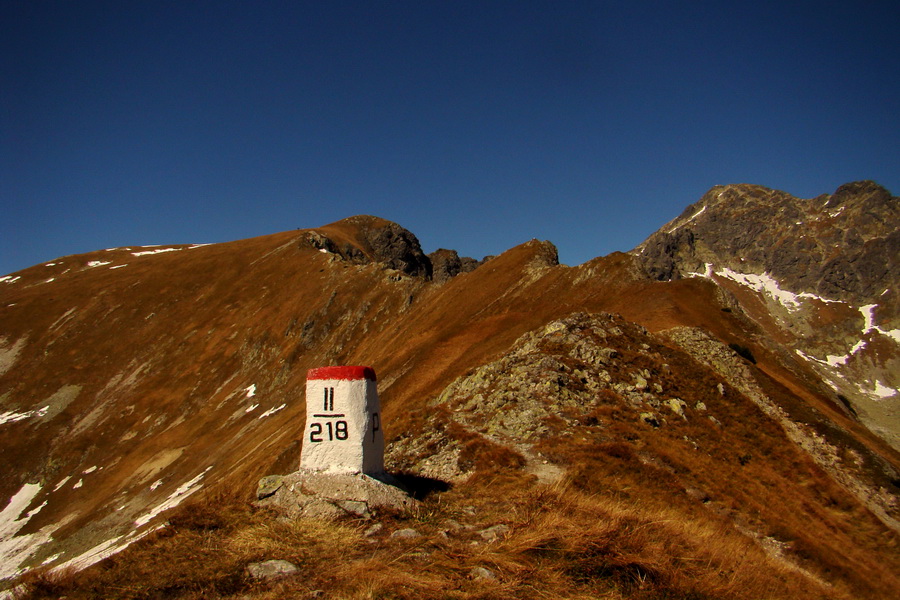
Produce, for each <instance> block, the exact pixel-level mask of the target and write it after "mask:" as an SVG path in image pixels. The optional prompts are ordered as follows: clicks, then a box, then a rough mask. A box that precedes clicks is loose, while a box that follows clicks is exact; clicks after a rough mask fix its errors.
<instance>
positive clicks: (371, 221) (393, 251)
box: [303, 215, 432, 279]
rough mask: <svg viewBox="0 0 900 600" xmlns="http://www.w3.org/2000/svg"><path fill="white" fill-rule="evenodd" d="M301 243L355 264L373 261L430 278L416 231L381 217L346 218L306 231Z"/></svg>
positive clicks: (426, 261) (428, 260)
mask: <svg viewBox="0 0 900 600" xmlns="http://www.w3.org/2000/svg"><path fill="white" fill-rule="evenodd" d="M303 243H304V244H306V245H309V246H312V247H313V248H316V249H318V250H321V251H325V252H330V253H332V254H335V255H338V256H340V257H341V258H343V259H345V260H349V261H351V262H354V263H357V264H364V263H369V262H375V263H380V264H382V265H384V266H385V267H386V268H389V269H396V270H398V271H402V272H403V273H406V274H407V275H412V276H415V277H424V278H426V279H430V278H431V274H432V267H431V260H430V259H429V258H428V256H427V255H426V254H425V253H424V252H423V251H422V246H421V244H420V243H419V239H418V238H417V237H416V236H415V234H413V233H412V232H411V231H409V230H408V229H405V228H403V227H401V226H400V225H398V224H397V223H394V222H393V221H388V220H386V219H382V218H380V217H373V216H371V215H357V216H353V217H348V218H346V219H343V220H341V221H337V222H336V223H332V224H330V225H326V226H325V227H322V228H321V229H319V230H311V231H309V232H308V233H307V234H306V235H305V236H304V238H303Z"/></svg>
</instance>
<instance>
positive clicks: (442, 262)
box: [428, 248, 484, 283]
mask: <svg viewBox="0 0 900 600" xmlns="http://www.w3.org/2000/svg"><path fill="white" fill-rule="evenodd" d="M428 258H429V259H430V260H431V267H432V278H433V279H434V282H435V283H443V282H445V281H447V280H449V279H452V278H454V277H456V276H457V275H459V274H460V273H468V272H470V271H474V270H475V269H477V268H478V267H479V266H480V265H481V264H483V263H484V259H483V260H475V259H474V258H471V257H469V256H462V257H461V256H460V255H459V253H457V252H456V250H447V249H445V248H438V249H437V250H435V251H434V252H432V253H430V254H429V255H428Z"/></svg>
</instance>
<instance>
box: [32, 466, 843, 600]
mask: <svg viewBox="0 0 900 600" xmlns="http://www.w3.org/2000/svg"><path fill="white" fill-rule="evenodd" d="M381 523H382V525H383V526H384V529H383V531H382V532H381V533H379V534H378V535H376V536H372V537H368V538H367V537H365V536H364V535H362V531H363V530H364V529H365V528H366V527H368V526H370V525H371V524H372V522H371V521H360V522H355V521H344V522H326V521H317V520H308V519H300V520H285V519H280V518H278V517H277V516H276V515H274V514H271V513H268V512H266V511H261V510H258V509H254V508H252V507H251V506H250V505H248V504H246V503H244V502H241V501H240V500H238V499H235V498H222V497H219V498H215V499H207V500H206V501H202V502H195V503H193V504H191V505H189V506H185V507H184V508H183V509H181V510H180V511H179V512H178V513H177V514H176V515H175V516H173V517H172V519H170V524H169V526H168V527H166V528H165V529H163V530H161V531H160V532H159V533H158V534H156V535H155V536H153V537H152V538H148V539H145V540H143V541H141V542H139V543H137V544H135V545H133V546H132V547H131V548H129V549H128V550H126V551H124V552H122V553H121V554H119V555H117V556H115V557H112V558H110V559H107V560H106V561H104V562H103V563H100V564H98V565H96V566H94V567H92V568H89V569H87V570H85V571H83V572H81V573H75V574H67V575H58V574H57V575H53V574H47V573H45V574H36V575H31V576H29V577H28V578H26V580H25V581H24V582H23V583H24V587H25V590H26V591H25V592H24V593H23V594H22V595H21V598H22V600H37V599H40V598H59V597H61V596H65V597H66V598H68V599H69V600H76V599H89V598H91V599H92V598H130V599H152V598H189V599H194V598H238V597H240V598H247V599H250V598H253V599H270V598H272V599H274V598H306V597H319V598H346V599H360V600H362V599H375V598H394V599H419V598H448V599H458V600H473V599H475V598H482V599H491V600H512V599H519V598H522V599H529V598H534V599H542V598H573V599H581V598H609V599H624V598H629V599H631V598H642V599H657V598H658V599H663V598H666V599H682V600H689V599H692V600H700V599H705V598H736V599H742V598H746V599H748V600H749V599H758V598H770V599H773V600H774V599H778V598H791V597H804V598H823V599H824V598H835V599H842V598H849V597H850V596H849V595H847V594H845V593H843V592H842V591H841V590H839V589H837V588H835V587H831V588H826V587H824V586H822V585H820V584H819V583H818V582H817V581H816V580H815V579H814V578H811V577H809V576H806V575H804V574H802V573H800V572H799V571H797V570H796V569H791V568H789V566H787V565H785V564H783V563H780V562H778V561H776V560H773V559H772V558H770V557H769V556H767V555H766V553H765V552H764V551H763V550H762V549H761V548H760V547H759V546H758V545H757V544H756V543H754V542H753V541H752V540H751V539H749V538H747V537H746V536H744V535H741V534H740V533H739V532H738V531H737V530H736V529H735V528H734V527H731V526H730V525H728V524H727V523H724V522H710V521H702V520H691V519H689V518H686V515H685V513H684V512H683V511H680V510H678V509H676V508H673V509H666V508H651V509H645V508H640V507H638V506H634V505H629V504H628V503H626V502H622V501H620V500H616V499H614V498H612V497H609V496H602V495H598V494H593V493H588V492H585V491H582V490H579V489H578V488H577V487H575V486H573V485H572V483H561V484H559V485H556V486H553V487H546V486H532V485H530V484H529V480H528V479H527V478H526V477H523V476H517V475H514V474H502V475H493V476H487V475H485V476H483V477H481V478H480V479H474V480H473V481H472V482H471V483H470V484H467V485H462V486H459V487H458V488H456V489H453V490H450V491H448V492H445V493H443V494H433V495H432V496H430V497H429V498H428V499H427V500H426V501H425V502H423V503H422V504H421V506H420V507H419V508H418V510H416V511H414V512H412V513H411V514H408V515H400V516H396V515H395V516H389V517H384V518H382V520H381ZM497 524H503V525H505V526H506V527H508V530H507V532H506V534H505V535H503V536H501V537H499V538H498V539H496V540H494V541H486V540H485V539H483V538H482V536H480V535H479V532H480V531H483V530H484V529H485V528H487V527H490V526H492V525H497ZM406 527H413V528H415V529H417V530H418V531H419V532H420V533H421V534H422V535H421V537H419V538H415V539H412V540H396V539H391V538H390V537H389V534H390V533H391V532H392V531H395V530H397V529H401V528H406ZM274 558H279V559H284V560H289V561H291V562H293V563H294V564H296V565H297V566H298V567H300V569H301V575H299V576H294V577H289V578H286V579H282V580H279V581H275V582H270V583H265V582H257V581H253V580H252V579H251V578H250V577H249V576H248V575H247V573H246V567H247V565H248V564H249V563H251V562H256V561H261V560H267V559H274ZM478 567H483V568H486V569H488V570H489V571H490V572H491V573H492V574H493V578H492V579H484V578H478V577H476V576H475V575H474V574H473V570H474V569H476V568H478Z"/></svg>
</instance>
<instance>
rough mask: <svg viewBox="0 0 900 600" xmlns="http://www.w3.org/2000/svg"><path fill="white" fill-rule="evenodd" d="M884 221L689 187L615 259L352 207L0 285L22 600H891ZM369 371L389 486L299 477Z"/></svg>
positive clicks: (898, 526)
mask: <svg viewBox="0 0 900 600" xmlns="http://www.w3.org/2000/svg"><path fill="white" fill-rule="evenodd" d="M897 225H898V218H897V198H896V197H893V196H891V194H890V192H888V191H887V190H885V189H883V188H881V187H880V186H878V185H877V184H874V183H872V182H857V183H851V184H847V185H844V186H841V187H840V188H839V189H838V190H837V191H836V192H835V193H834V194H831V195H822V196H820V197H817V198H813V199H799V198H794V197H792V196H790V195H788V194H785V193H783V192H779V191H776V190H769V189H766V188H762V187H760V186H752V185H728V186H716V187H714V188H712V189H711V190H710V191H709V192H708V193H707V194H705V195H704V196H703V197H702V198H701V199H700V200H699V201H697V202H695V203H693V204H691V205H690V206H688V207H687V209H685V211H684V212H683V213H682V214H681V215H680V216H678V217H676V218H675V219H674V220H673V221H671V222H670V223H668V224H667V225H665V226H664V227H663V228H661V229H660V231H658V232H656V233H654V234H652V235H651V236H650V237H649V238H648V239H647V240H646V241H645V242H644V243H643V244H641V245H640V246H639V247H638V248H636V249H634V250H633V251H631V252H628V253H614V254H611V255H609V256H604V257H598V258H595V259H593V260H591V261H588V262H586V263H584V264H582V265H578V266H574V267H570V266H566V265H562V264H560V263H559V260H558V257H557V253H556V248H555V247H554V246H553V244H552V243H550V242H546V241H538V240H532V241H529V242H526V243H524V244H521V245H519V246H516V247H514V248H511V249H509V250H507V251H506V252H504V253H502V254H500V255H497V256H493V257H485V258H484V259H480V260H476V259H472V258H467V257H460V256H459V255H458V253H456V252H455V251H453V250H448V249H440V250H437V251H435V252H432V253H431V254H426V253H424V252H423V251H422V247H421V244H420V242H419V240H418V239H417V238H416V236H415V235H414V234H413V233H412V232H410V231H408V230H406V229H404V228H403V227H402V226H400V225H399V224H396V223H392V222H390V221H386V220H384V219H380V218H378V217H373V216H357V217H350V218H348V219H344V220H342V221H338V222H336V223H331V224H327V225H322V226H316V227H314V228H311V229H303V230H298V231H289V232H283V233H276V234H272V235H268V236H262V237H258V238H252V239H247V240H240V241H235V242H230V243H223V244H213V245H173V246H166V247H146V248H144V247H125V248H113V249H108V250H99V251H97V252H92V253H88V254H83V255H76V256H66V257H61V258H58V259H55V260H53V261H49V262H48V263H45V264H40V265H35V266H33V267H31V268H28V269H25V270H22V271H19V272H17V273H12V274H9V275H6V276H4V277H0V433H2V435H0V450H2V456H3V463H2V467H0V508H2V513H0V553H2V558H0V582H2V587H4V588H5V589H7V590H8V592H9V593H10V594H12V593H14V594H15V595H16V596H17V597H20V598H59V597H63V596H65V597H67V598H70V599H71V598H110V597H120V598H162V597H165V598H201V597H202V598H285V597H292V598H373V597H390V598H466V599H467V598H498V599H499V598H545V597H548V596H552V597H558V598H588V597H605V598H621V599H624V598H648V599H649V598H685V599H686V598H745V599H748V600H749V599H751V598H763V597H764V598H796V597H804V598H823V599H824V598H828V599H850V598H872V599H875V598H887V597H895V596H896V595H897V594H898V593H900V579H898V575H897V573H900V558H898V557H900V553H898V548H900V504H898V499H897V498H898V493H900V453H898V447H900V420H898V402H900V396H898V392H897V389H898V387H900V379H898V377H900V375H898V373H900V368H898V364H897V361H898V351H900V348H898V344H900V323H898V302H897V292H898V289H897V283H898V282H897V272H898V269H897V265H896V261H897V257H898V255H900V253H898V233H897V232H898V226H897ZM328 365H369V366H371V367H372V368H373V369H374V372H376V373H377V380H378V381H377V383H378V395H379V397H380V401H381V410H382V414H381V423H382V424H383V427H384V437H385V443H386V452H385V467H386V470H387V473H385V474H384V475H383V476H379V477H378V478H372V477H368V476H364V475H354V474H344V475H340V476H329V475H322V474H317V473H307V472H302V471H300V470H299V466H300V455H301V450H302V447H303V444H304V443H305V442H306V440H305V436H304V431H305V418H306V414H307V413H306V398H305V383H306V374H307V371H308V370H309V369H311V368H316V367H322V366H328Z"/></svg>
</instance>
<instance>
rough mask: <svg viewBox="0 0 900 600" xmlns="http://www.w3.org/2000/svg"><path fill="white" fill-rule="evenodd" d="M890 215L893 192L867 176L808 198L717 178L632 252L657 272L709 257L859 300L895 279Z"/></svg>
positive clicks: (699, 265)
mask: <svg viewBox="0 0 900 600" xmlns="http://www.w3.org/2000/svg"><path fill="white" fill-rule="evenodd" d="M897 218H898V204H897V198H896V197H894V196H891V194H890V192H888V191H887V190H886V189H884V188H883V187H881V186H879V185H878V184H877V183H874V182H872V181H859V182H854V183H848V184H845V185H842V186H841V187H839V188H838V189H837V191H835V193H834V194H832V195H830V196H829V195H824V196H820V197H817V198H813V199H801V198H795V197H794V196H791V195H790V194H787V193H785V192H781V191H778V190H772V189H768V188H764V187H762V186H756V185H745V184H741V185H727V186H716V187H713V188H712V189H711V190H710V191H709V192H707V193H706V194H705V195H704V196H703V197H702V198H701V199H700V200H699V201H698V202H695V203H694V204H691V205H690V206H688V208H687V209H686V210H685V211H684V212H683V213H682V214H681V215H680V216H678V217H677V218H676V219H674V220H673V221H670V222H669V223H667V224H666V225H664V226H663V227H662V228H661V229H660V230H659V231H657V232H656V233H654V234H653V235H651V236H650V237H649V238H647V240H646V241H645V242H644V243H642V244H641V245H640V246H638V247H637V248H636V249H635V253H636V254H637V255H638V257H639V259H640V261H641V263H642V265H643V268H644V270H645V272H646V274H647V275H648V276H649V277H651V278H652V279H656V280H670V279H678V278H681V277H686V276H688V275H690V274H692V273H703V272H704V271H705V268H706V267H705V265H707V264H715V265H717V266H722V267H727V268H730V269H732V270H734V271H738V272H742V273H748V272H753V273H764V272H765V273H769V274H771V275H772V276H773V277H775V278H776V279H778V280H779V281H780V282H783V283H785V284H787V285H788V286H789V287H790V289H791V290H792V291H794V292H795V293H802V292H807V293H814V294H818V295H821V296H824V297H828V298H831V299H835V300H848V301H853V302H857V303H860V304H865V303H866V302H867V301H869V300H871V299H872V298H873V297H874V296H876V295H879V294H881V293H883V292H884V291H885V290H887V289H897V285H898V283H900V280H898V277H900V276H898V273H900V269H898V268H897V267H898V265H897V264H895V263H896V260H897V257H898V256H900V232H898V231H897V229H896V223H897ZM885 257H887V259H888V260H887V262H886V261H885Z"/></svg>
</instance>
